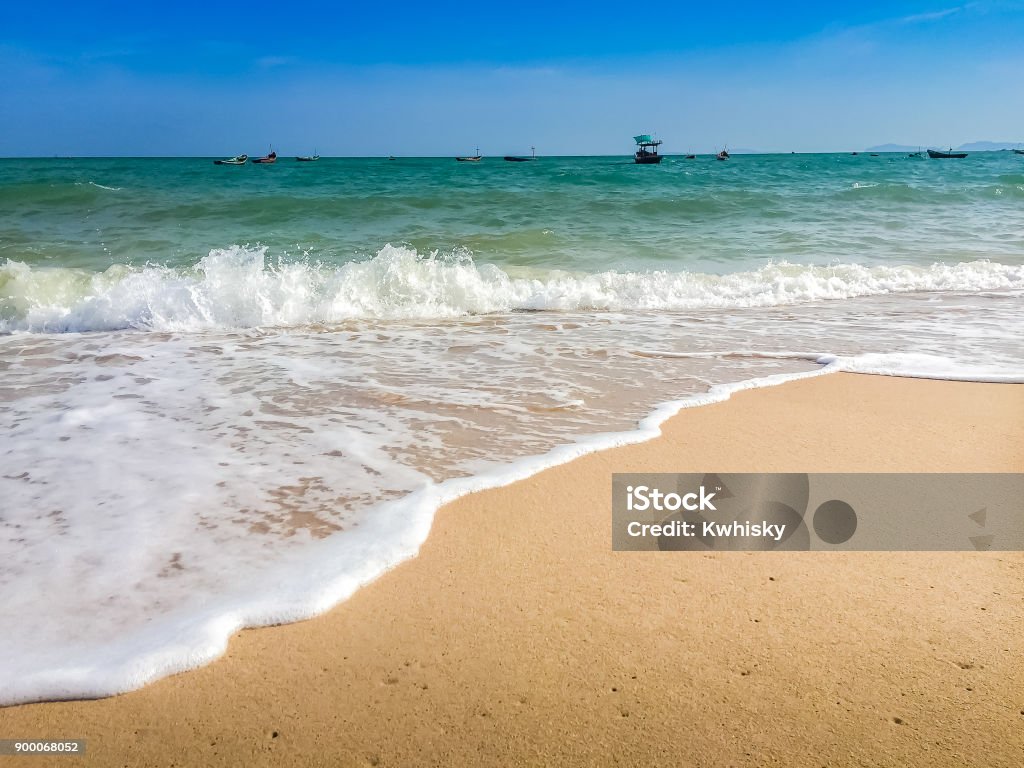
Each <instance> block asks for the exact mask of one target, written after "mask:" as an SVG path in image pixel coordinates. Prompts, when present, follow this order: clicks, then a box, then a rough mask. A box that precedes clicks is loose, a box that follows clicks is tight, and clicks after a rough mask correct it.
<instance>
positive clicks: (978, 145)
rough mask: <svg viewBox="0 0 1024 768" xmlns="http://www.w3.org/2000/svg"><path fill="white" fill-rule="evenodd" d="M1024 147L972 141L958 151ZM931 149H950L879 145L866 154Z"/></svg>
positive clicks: (926, 145) (928, 145) (1008, 142)
mask: <svg viewBox="0 0 1024 768" xmlns="http://www.w3.org/2000/svg"><path fill="white" fill-rule="evenodd" d="M1020 146H1024V142H1022V141H972V142H970V143H968V144H961V145H960V146H959V147H957V149H959V150H961V151H962V152H997V151H999V150H1001V149H1016V148H1017V147H1020ZM927 147H931V148H932V149H948V148H949V145H948V144H942V145H938V144H921V145H920V146H911V145H910V144H879V145H878V146H877V147H868V148H867V149H865V150H864V151H865V152H917V151H918V150H919V149H925V148H927Z"/></svg>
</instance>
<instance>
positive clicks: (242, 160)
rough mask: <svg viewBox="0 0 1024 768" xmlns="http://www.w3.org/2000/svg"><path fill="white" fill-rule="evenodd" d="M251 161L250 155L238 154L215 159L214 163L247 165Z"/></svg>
mask: <svg viewBox="0 0 1024 768" xmlns="http://www.w3.org/2000/svg"><path fill="white" fill-rule="evenodd" d="M247 162H249V156H248V155H236V156H235V157H229V158H227V159H225V160H214V161H213V164H214V165H245V164H246V163H247Z"/></svg>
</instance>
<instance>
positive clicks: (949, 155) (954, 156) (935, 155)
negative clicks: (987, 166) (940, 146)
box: [928, 147, 967, 160]
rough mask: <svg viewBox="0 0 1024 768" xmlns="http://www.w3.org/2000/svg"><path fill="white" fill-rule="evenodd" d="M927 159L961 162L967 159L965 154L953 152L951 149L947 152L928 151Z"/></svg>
mask: <svg viewBox="0 0 1024 768" xmlns="http://www.w3.org/2000/svg"><path fill="white" fill-rule="evenodd" d="M928 157H930V158H931V159H932V160H940V159H950V160H963V159H964V158H965V157H967V153H966V152H954V151H953V148H952V147H950V148H949V151H948V152H939V151H938V150H937V149H929V150H928Z"/></svg>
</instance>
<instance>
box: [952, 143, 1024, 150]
mask: <svg viewBox="0 0 1024 768" xmlns="http://www.w3.org/2000/svg"><path fill="white" fill-rule="evenodd" d="M1020 146H1024V142H1020V141H972V142H971V143H970V144H961V145H960V146H959V147H957V149H962V150H964V151H965V152H998V151H999V150H1001V149H1016V148H1017V147H1020Z"/></svg>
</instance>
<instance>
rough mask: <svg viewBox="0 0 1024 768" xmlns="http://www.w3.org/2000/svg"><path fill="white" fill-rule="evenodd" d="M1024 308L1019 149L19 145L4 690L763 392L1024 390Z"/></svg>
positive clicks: (312, 585)
mask: <svg viewBox="0 0 1024 768" xmlns="http://www.w3.org/2000/svg"><path fill="white" fill-rule="evenodd" d="M1022 301H1024V156H1021V155H1015V154H1013V153H1010V152H992V153H974V154H971V155H970V156H969V157H968V158H966V159H964V160H929V159H927V158H912V157H908V156H906V155H905V154H882V155H879V156H877V157H873V156H871V155H869V154H860V155H856V156H853V155H849V154H824V155H735V156H733V158H732V159H730V160H728V161H726V162H718V161H716V160H715V159H714V158H713V157H709V156H701V157H698V158H696V159H694V160H685V159H684V158H682V157H669V158H667V159H666V160H665V161H664V162H663V163H662V164H661V165H659V166H637V165H634V164H633V163H632V162H631V161H630V158H629V157H628V156H623V157H561V158H557V157H554V158H549V157H542V158H539V159H537V160H536V161H534V162H526V163H507V162H504V161H502V160H501V159H500V158H484V160H483V161H481V162H480V163H457V162H455V161H454V159H451V158H401V157H399V158H397V159H395V160H387V159H369V158H367V159H341V158H338V159H335V158H323V159H321V160H320V161H318V162H315V163H297V162H295V161H294V159H292V158H287V157H281V158H280V159H279V160H278V162H277V163H276V164H275V165H270V166H253V165H247V166H242V167H230V166H215V165H213V163H212V158H174V159H129V158H123V159H122V158H115V159H34V160H32V159H26V160H0V428H2V430H3V434H4V435H5V443H4V447H3V448H0V455H2V457H3V458H2V461H3V472H0V498H3V499H4V501H5V504H4V509H3V512H2V517H0V600H2V601H3V604H4V605H5V606H6V607H7V609H8V610H9V611H11V612H12V615H17V616H19V617H21V620H20V621H19V622H18V624H17V625H16V626H12V627H10V628H9V629H8V631H5V633H4V634H3V637H2V638H0V704H4V703H11V702H16V701H27V700H33V699H39V698H54V697H58V698H59V697H82V696H101V695H108V694H111V693H115V692H118V691H123V690H127V689H131V688H134V687H138V686H140V685H143V684H145V683H146V682H148V681H150V680H153V679H155V678H158V677H161V676H163V675H167V674H171V673H173V672H175V671H178V670H181V669H185V668H188V667H192V666H196V665H199V664H202V663H205V662H207V661H209V660H210V659H212V658H215V657H216V656H217V655H219V654H220V653H222V652H223V649H224V647H225V643H226V642H227V639H228V638H229V637H230V635H231V634H232V633H233V632H234V631H235V630H237V629H238V628H239V627H242V626H254V625H260V624H268V623H274V622H283V621H294V620H299V619H302V618H307V617H309V616H312V615H315V614H317V613H320V612H322V611H324V610H327V609H328V608H329V607H330V606H332V605H334V604H335V603H337V602H338V601H340V600H343V599H345V598H346V597H347V596H348V595H350V594H351V593H352V592H353V591H354V590H356V589H357V588H359V586H360V585H362V584H365V583H366V582H367V581H369V580H372V579H373V578H375V577H376V576H377V575H379V574H380V573H381V572H382V571H383V570H385V569H387V568H389V567H391V566H392V565H394V564H395V563H397V562H398V561H400V560H402V559H404V558H407V557H410V556H413V555H414V554H415V552H416V551H417V549H418V547H419V545H420V544H421V543H422V541H423V540H424V538H425V537H426V535H427V533H428V531H429V528H430V524H431V521H432V518H433V514H434V512H435V510H436V509H437V506H438V505H439V504H440V503H443V502H444V501H445V500H447V499H450V498H454V497H455V496H457V495H459V494H462V493H465V492H468V491H471V490H473V489H477V488H483V487H487V486H490V485H494V484H497V483H502V482H507V481H509V480H511V479H514V478H516V477H522V476H525V475H527V474H529V473H531V472H534V471H537V470H539V469H541V468H543V467H545V466H550V465H551V464H553V463H557V462H561V461H565V460H568V459H570V458H572V457H573V456H575V455H579V454H580V453H583V452H586V451H589V450H595V449H597V448H600V447H602V446H607V445H614V444H621V443H623V442H630V441H636V440H640V439H646V438H648V437H650V436H652V435H653V434H655V433H656V430H657V423H658V422H659V420H661V419H663V418H665V417H666V416H667V415H668V414H670V413H672V412H673V411H674V410H676V409H678V408H679V407H683V406H685V405H692V404H698V403H701V402H706V401H708V400H711V399H721V398H723V397H726V396H728V394H729V392H731V391H733V390H734V389H735V388H736V387H742V386H765V385H770V384H773V383H779V382H782V381H785V380H788V379H790V378H792V377H794V376H812V375H820V374H826V373H829V372H831V371H835V370H853V371H860V372H865V373H876V374H901V375H914V376H929V377H940V378H960V379H974V380H986V381H1024V308H1022ZM836 407H837V408H842V407H843V406H842V404H836ZM818 426H819V428H821V429H828V428H829V425H827V424H823V425H818ZM784 449H785V448H784V446H780V450H784ZM609 488H610V479H609ZM430 588H431V585H424V589H430ZM71 628H73V630H72V629H71Z"/></svg>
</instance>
